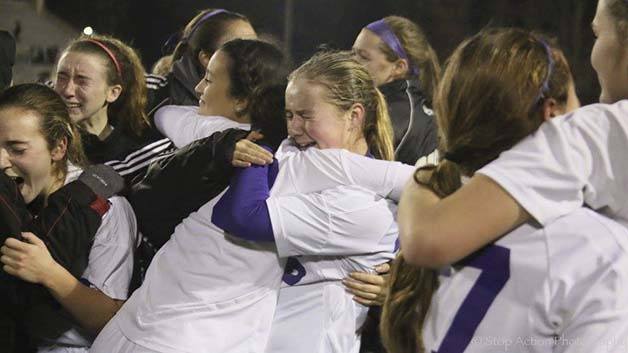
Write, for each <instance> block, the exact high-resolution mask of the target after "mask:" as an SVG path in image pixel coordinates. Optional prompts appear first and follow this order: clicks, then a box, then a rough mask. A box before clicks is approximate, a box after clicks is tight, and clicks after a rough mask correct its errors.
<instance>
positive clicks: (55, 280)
mask: <svg viewBox="0 0 628 353" xmlns="http://www.w3.org/2000/svg"><path fill="white" fill-rule="evenodd" d="M68 279H72V280H74V281H76V279H75V278H74V277H73V276H72V275H71V274H70V273H69V272H68V271H67V270H66V269H65V268H64V267H63V266H61V265H59V264H58V263H57V262H55V261H53V262H52V264H51V265H50V267H49V270H48V271H47V272H46V273H45V276H44V278H42V280H41V284H42V285H43V286H44V287H46V288H48V290H50V292H52V293H53V294H62V293H63V292H64V291H65V288H66V287H67V284H68V283H71V282H72V281H71V280H70V281H68Z"/></svg>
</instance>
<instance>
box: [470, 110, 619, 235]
mask: <svg viewBox="0 0 628 353" xmlns="http://www.w3.org/2000/svg"><path fill="white" fill-rule="evenodd" d="M627 152H628V100H623V101H620V102H618V103H615V104H612V105H607V104H594V105H590V106H586V107H583V108H580V109H578V110H576V111H574V112H573V113H571V114H568V115H566V116H563V117H558V118H554V119H552V120H550V121H549V122H547V123H545V124H543V125H542V126H541V128H539V130H538V131H537V132H535V133H534V134H532V135H531V136H529V137H527V138H526V139H524V140H523V141H522V142H521V143H519V144H518V145H516V146H515V147H514V148H512V149H511V150H509V151H506V152H503V153H502V154H501V156H500V157H499V158H498V159H497V160H495V161H493V162H492V163H490V164H488V165H487V166H485V167H484V168H482V169H480V170H479V171H478V173H482V174H485V175H487V176H489V177H490V178H491V179H493V180H495V181H496V182H497V183H498V184H499V185H501V186H502V187H503V188H504V189H505V190H506V191H508V193H510V195H512V196H513V197H514V198H515V199H516V200H517V202H519V204H520V205H521V206H522V207H523V208H525V209H526V211H528V213H530V214H531V215H532V216H533V217H534V218H535V219H536V220H537V221H539V222H540V223H541V224H544V225H545V224H548V223H550V222H552V221H553V220H555V219H556V218H558V217H560V216H562V215H565V214H568V213H569V212H571V211H573V210H575V209H577V208H579V207H580V206H581V205H582V204H583V203H585V204H587V205H588V206H590V207H591V208H593V209H595V210H599V211H601V212H603V213H604V214H606V215H608V216H609V217H611V218H614V219H617V220H618V221H620V222H622V223H624V224H628V198H627V197H626V195H627V194H628V159H626V153H627Z"/></svg>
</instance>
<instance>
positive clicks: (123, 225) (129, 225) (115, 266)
mask: <svg viewBox="0 0 628 353" xmlns="http://www.w3.org/2000/svg"><path fill="white" fill-rule="evenodd" d="M80 173H81V170H80V169H78V168H76V167H74V166H71V167H70V170H69V172H68V177H67V178H66V184H67V183H69V182H71V181H73V180H75V179H76V178H77V177H78V176H79V175H80ZM109 203H110V206H111V207H110V208H109V210H108V211H107V213H105V215H104V216H103V220H102V223H101V225H100V227H99V228H98V230H97V231H96V235H95V236H94V243H93V245H92V248H91V250H90V252H89V260H88V264H87V268H86V269H85V272H84V273H83V275H82V276H81V279H83V280H86V281H88V282H89V283H90V284H91V286H93V287H94V288H96V289H98V290H100V291H101V292H103V293H104V294H106V295H107V296H108V297H110V298H113V299H119V300H126V299H127V296H128V292H129V283H130V282H131V277H132V275H133V253H134V250H135V245H136V242H137V236H136V235H137V223H136V220H135V213H134V212H133V209H132V208H131V205H130V204H129V202H128V201H127V200H126V199H125V198H123V197H119V196H114V197H112V198H110V199H109ZM81 332H84V331H82V330H81V329H80V328H79V327H76V328H73V329H71V330H69V331H67V332H65V333H64V334H62V335H61V336H59V337H58V338H57V339H56V340H55V341H54V342H49V343H48V344H46V346H42V347H40V348H39V350H38V351H39V352H54V353H65V352H77V353H78V352H87V351H88V349H89V346H90V345H91V341H92V338H90V337H89V336H86V335H84V334H83V333H81Z"/></svg>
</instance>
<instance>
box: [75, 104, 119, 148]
mask: <svg viewBox="0 0 628 353" xmlns="http://www.w3.org/2000/svg"><path fill="white" fill-rule="evenodd" d="M81 125H82V126H83V128H84V129H85V130H87V132H89V133H90V134H93V135H96V136H98V139H99V140H101V141H103V140H104V139H106V138H107V137H109V135H110V134H111V131H113V127H112V126H111V125H109V119H108V117H107V106H104V107H103V108H102V109H101V110H100V111H98V112H97V113H96V114H94V115H92V116H91V117H90V118H87V119H85V120H83V121H81Z"/></svg>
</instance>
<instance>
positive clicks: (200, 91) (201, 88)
mask: <svg viewBox="0 0 628 353" xmlns="http://www.w3.org/2000/svg"><path fill="white" fill-rule="evenodd" d="M205 87H207V85H206V84H205V79H204V78H203V79H201V80H200V81H199V82H198V84H197V85H196V87H194V91H195V92H196V93H198V94H199V95H202V94H203V91H204V90H205Z"/></svg>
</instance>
